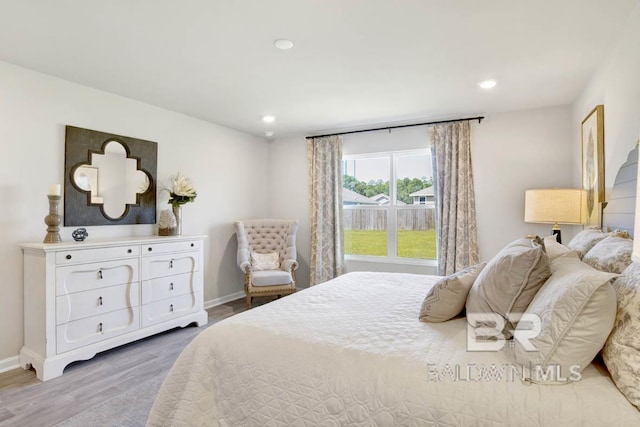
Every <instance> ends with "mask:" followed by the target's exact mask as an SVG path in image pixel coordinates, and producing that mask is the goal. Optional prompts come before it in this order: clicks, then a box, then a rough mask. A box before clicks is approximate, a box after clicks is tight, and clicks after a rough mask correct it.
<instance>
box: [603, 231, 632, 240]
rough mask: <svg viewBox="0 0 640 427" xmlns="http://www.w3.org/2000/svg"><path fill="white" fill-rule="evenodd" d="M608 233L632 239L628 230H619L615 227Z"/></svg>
mask: <svg viewBox="0 0 640 427" xmlns="http://www.w3.org/2000/svg"><path fill="white" fill-rule="evenodd" d="M607 235H609V236H613V237H622V238H623V239H630V238H631V236H630V235H629V232H628V231H625V230H619V229H615V230H613V231H610V232H608V233H607Z"/></svg>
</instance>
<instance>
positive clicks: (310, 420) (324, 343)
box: [148, 148, 640, 427]
mask: <svg viewBox="0 0 640 427" xmlns="http://www.w3.org/2000/svg"><path fill="white" fill-rule="evenodd" d="M637 158H638V150H637V148H636V149H634V150H633V151H632V152H631V153H630V154H629V158H628V160H627V162H626V163H625V164H624V165H623V166H622V167H621V169H620V171H619V173H618V176H617V177H616V182H615V184H614V187H613V190H612V193H611V197H610V203H609V206H608V207H607V209H606V210H605V215H604V221H605V222H604V223H605V226H607V225H609V226H610V227H612V228H626V229H628V230H630V231H631V230H632V228H633V222H634V214H633V209H632V208H630V206H633V205H634V204H635V203H634V201H635V196H636V185H635V179H633V178H635V177H636V175H637V173H636V170H637V163H638V162H637ZM581 233H585V234H590V233H591V231H590V230H585V231H583V232H581ZM591 234H593V233H591ZM609 234H611V233H609ZM614 234H615V233H614ZM576 237H577V236H576ZM610 237H611V239H604V236H599V237H598V239H600V238H603V240H602V243H605V242H606V241H607V240H615V239H618V240H620V239H622V238H618V237H615V238H613V237H612V236H610ZM627 237H628V236H627ZM577 240H580V239H577ZM598 241H599V240H598ZM620 241H621V242H622V243H623V245H626V247H627V248H628V247H629V245H630V243H629V241H626V242H625V241H624V239H623V240H620ZM580 243H581V242H580V241H579V242H578V243H577V245H579V244H580ZM631 244H632V243H631ZM560 246H561V245H560ZM597 246H598V244H596V246H593V249H592V250H587V249H585V251H584V252H585V253H584V254H582V255H581V258H582V259H583V261H586V260H587V259H588V258H589V254H591V253H597V250H596V249H597ZM609 248H610V246H609V247H607V246H605V247H604V248H603V250H602V251H601V253H603V252H604V253H605V256H604V257H602V258H605V257H606V256H608V255H611V256H612V257H613V263H611V265H613V264H615V263H616V262H618V261H619V257H618V256H617V255H616V254H615V251H612V250H610V249H609ZM548 249H551V246H549V248H548ZM574 249H576V248H574ZM549 257H551V254H550V253H549ZM592 258H593V257H592ZM602 258H601V259H595V264H594V265H591V266H592V267H594V266H595V265H597V264H598V262H600V261H603V259H602ZM591 261H592V262H593V261H594V260H593V259H592V260H591ZM628 263H631V260H630V252H629V253H628V261H627V264H628ZM605 264H606V263H605ZM596 268H597V267H596ZM629 269H630V270H631V273H630V274H629V275H628V276H625V274H626V271H627V270H629ZM599 270H601V269H599ZM621 271H622V270H620V271H618V273H620V272H621ZM610 273H612V272H610ZM554 274H555V273H554ZM622 278H625V279H624V280H625V281H624V282H623V281H622ZM440 279H441V278H440V277H438V276H423V275H413V274H402V273H366V272H360V273H349V274H346V275H343V276H341V277H338V278H336V279H334V280H331V281H329V282H326V283H323V284H320V285H317V286H314V287H312V288H310V289H306V290H303V291H301V292H298V293H296V294H293V295H290V296H287V297H286V298H283V299H280V300H277V301H274V302H271V303H269V304H267V305H263V306H260V307H256V308H254V309H252V310H251V311H249V312H244V313H241V314H238V315H235V316H233V317H231V318H228V319H226V320H224V321H222V322H219V323H217V324H215V325H213V326H211V327H209V328H208V329H206V330H205V331H204V332H202V333H201V334H200V335H199V336H198V337H197V338H196V339H194V341H193V342H191V343H190V345H189V346H188V347H187V348H186V349H185V350H184V352H183V353H182V354H181V355H180V357H179V358H178V360H177V361H176V363H175V365H174V366H173V368H172V370H171V372H170V373H169V375H168V376H167V378H166V380H165V382H164V384H163V386H162V388H161V390H160V392H159V394H158V396H157V398H156V401H155V403H154V405H153V408H152V410H151V413H150V416H149V419H148V425H150V426H168V425H174V426H183V425H185V426H186V425H189V426H191V425H198V426H209V425H211V426H268V425H270V426H297V425H299V426H343V425H349V426H351V425H362V426H365V425H366V426H372V425H373V426H391V425H402V426H425V425H437V426H475V425H480V426H560V425H561V426H604V425H607V426H621V427H622V426H625V427H626V426H640V411H638V409H637V408H636V406H634V404H635V405H637V407H638V408H640V387H639V385H638V381H639V380H638V369H640V368H638V362H639V360H640V358H639V355H638V352H639V351H640V337H638V338H635V337H637V336H638V333H637V330H636V329H632V328H637V326H636V325H633V326H629V325H627V326H625V325H624V324H623V323H624V319H621V317H622V318H624V317H628V313H631V314H632V315H633V316H635V318H636V320H637V321H638V322H640V290H639V289H640V263H632V264H631V265H629V268H628V269H625V273H623V274H622V275H621V276H620V277H618V278H617V279H616V281H615V282H614V286H613V287H614V288H615V292H614V295H615V294H616V293H617V295H618V301H617V304H618V307H617V318H616V320H615V322H616V329H614V332H612V333H611V335H609V338H608V340H611V339H612V337H613V336H615V335H616V334H618V335H619V336H620V337H619V338H621V341H625V340H627V342H626V343H622V344H623V347H624V345H627V349H623V352H626V351H627V350H628V351H629V352H628V353H626V355H625V357H622V358H621V362H620V365H619V366H617V365H616V364H617V361H616V364H612V367H613V368H615V370H614V371H611V372H612V375H613V376H614V377H615V381H616V383H617V384H618V386H619V387H620V389H618V387H616V384H614V380H613V379H612V376H611V375H610V374H609V371H608V370H607V369H606V367H605V366H604V364H603V363H602V361H601V359H600V358H599V357H598V358H596V359H595V361H594V362H592V363H585V365H587V367H586V368H585V369H584V370H583V371H582V372H581V380H580V381H574V382H568V383H565V384H562V385H550V384H544V385H541V384H532V383H531V382H529V381H526V380H523V378H524V377H526V374H525V373H524V372H523V371H522V366H520V365H519V364H518V363H516V361H515V360H516V358H517V357H518V354H517V351H518V350H517V347H516V348H515V349H514V346H512V345H506V346H504V347H503V348H502V349H501V350H499V351H493V352H487V351H483V352H482V351H481V352H476V351H468V350H467V347H468V345H467V340H468V338H467V333H468V326H467V325H468V322H467V319H465V318H464V317H457V318H454V319H452V320H449V321H446V322H442V323H424V322H420V321H418V314H419V312H420V309H421V303H422V302H423V300H424V299H425V295H426V294H427V293H428V291H429V290H430V289H431V288H432V287H434V285H435V284H436V282H437V281H438V280H440ZM607 280H608V279H607ZM618 282H619V283H620V285H619V286H618V285H616V283H618ZM607 283H609V282H607ZM623 284H626V290H625V287H624V286H623ZM474 286H475V285H474ZM608 286H610V285H608ZM620 289H622V291H621V290H620ZM621 292H622V293H625V295H626V296H624V297H623V298H624V299H623V300H621V299H620V294H621ZM541 293H542V291H539V292H538V294H541ZM633 298H635V299H633ZM615 299H616V297H615V296H614V297H613V308H611V310H612V311H613V312H615V311H616V302H615ZM621 301H623V302H624V304H621ZM468 303H469V301H468V300H467V305H468ZM625 304H626V305H627V308H625V310H627V309H629V307H628V306H629V305H630V304H631V305H634V306H637V307H636V308H633V307H632V308H631V309H630V311H627V312H625V313H623V314H622V315H621V313H622V309H621V307H622V305H625ZM531 305H533V303H532V304H531ZM634 310H635V311H634ZM625 328H627V329H625ZM616 330H617V332H616ZM607 333H608V332H607ZM606 336H607V335H605V337H606ZM566 341H568V340H567V339H566V337H565V338H564V342H566ZM509 342H510V343H513V341H509ZM607 345H609V341H607ZM559 346H560V345H559ZM612 348H613V346H612ZM598 349H599V347H598ZM606 353H607V347H605V351H604V354H605V360H609V359H607V357H608V356H607V354H606ZM593 354H595V351H594V353H593ZM514 356H515V357H514ZM613 356H615V355H611V357H613ZM586 360H591V357H589V358H588V359H586ZM598 360H600V361H598ZM620 390H623V391H624V393H625V394H623V393H622V392H621V391H620ZM625 395H626V397H625ZM627 397H628V398H629V400H627ZM631 401H633V404H632V403H631Z"/></svg>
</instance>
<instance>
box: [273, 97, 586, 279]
mask: <svg viewBox="0 0 640 427" xmlns="http://www.w3.org/2000/svg"><path fill="white" fill-rule="evenodd" d="M472 126H473V162H474V173H475V184H476V208H477V216H478V230H479V231H478V239H479V245H480V257H481V259H483V260H488V259H490V258H491V257H492V256H493V255H495V254H496V253H497V252H498V251H499V250H500V249H501V248H502V247H503V246H504V245H506V244H507V243H509V242H510V241H512V240H514V239H516V238H518V237H521V236H525V235H527V234H532V233H533V234H540V235H548V234H550V231H551V226H550V225H544V224H526V223H525V222H524V191H525V190H526V189H528V188H540V187H569V186H571V185H572V167H573V160H572V155H573V151H572V134H571V108H570V107H569V106H564V107H550V108H541V109H535V110H527V111H517V112H510V113H499V114H491V115H488V116H487V118H486V119H485V120H483V121H482V123H481V124H477V122H476V124H474V125H472ZM420 129H424V128H414V130H413V131H411V133H412V134H413V136H412V137H411V138H408V139H406V140H404V141H403V142H402V145H400V146H399V145H394V146H391V147H389V146H385V145H384V144H382V145H381V144H380V143H379V141H378V139H379V138H373V140H374V141H373V145H372V146H370V148H371V149H372V151H385V150H394V149H413V148H420V147H416V146H415V144H414V143H415V142H416V141H417V140H418V139H416V138H414V137H415V136H416V135H418V134H419V133H420ZM360 135H366V134H360ZM371 135H374V136H375V135H376V134H371ZM378 136H380V134H379V133H378ZM424 138H427V136H426V133H424ZM407 141H409V142H410V143H409V142H407ZM407 144H408V145H407ZM422 148H424V146H423V147H422ZM365 149H366V147H363V146H362V145H361V144H357V145H356V144H352V146H351V147H349V148H348V149H347V150H345V153H346V154H356V153H361V152H363V151H364V150H365ZM347 151H348V153H347ZM306 153H307V152H306V143H305V140H304V137H303V136H297V137H291V138H285V139H280V140H275V141H273V142H271V143H270V150H269V155H270V160H269V164H270V171H269V186H270V191H269V194H270V195H271V197H270V199H269V202H270V203H269V214H270V215H271V216H273V217H283V218H287V217H290V218H298V219H299V220H300V229H299V231H298V250H299V254H298V259H299V261H300V263H301V265H302V267H301V269H300V271H299V274H298V278H299V280H300V283H301V285H303V286H306V285H307V284H308V283H309V271H308V265H309V252H310V224H309V217H310V211H309V197H308V175H307V154H306ZM576 229H577V227H571V226H563V227H562V230H563V235H564V238H565V241H569V239H570V238H571V237H572V236H573V234H574V233H575V232H576ZM346 264H347V265H346V269H347V271H357V270H371V271H404V272H414V273H423V274H433V273H434V272H435V270H434V268H433V267H429V266H409V265H401V264H384V263H370V262H364V261H348V262H347V263H346Z"/></svg>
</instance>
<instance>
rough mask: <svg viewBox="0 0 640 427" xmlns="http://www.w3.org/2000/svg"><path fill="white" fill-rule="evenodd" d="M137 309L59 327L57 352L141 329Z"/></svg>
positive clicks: (126, 309)
mask: <svg viewBox="0 0 640 427" xmlns="http://www.w3.org/2000/svg"><path fill="white" fill-rule="evenodd" d="M139 313H140V312H139V310H138V309H137V308H125V309H123V310H118V311H112V312H111V313H105V314H99V315H97V316H92V317H87V318H86V319H81V320H76V321H74V322H69V323H64V324H62V325H58V326H57V351H58V353H64V352H65V351H70V350H73V349H76V348H80V347H84V346H86V345H89V344H94V343H97V342H100V341H103V340H106V339H109V338H113V337H117V336H118V335H122V334H126V333H127V332H132V331H135V330H137V329H140V315H139Z"/></svg>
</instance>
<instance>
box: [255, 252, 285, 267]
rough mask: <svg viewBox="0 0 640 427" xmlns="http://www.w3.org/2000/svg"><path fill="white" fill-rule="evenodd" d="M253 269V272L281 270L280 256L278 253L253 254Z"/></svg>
mask: <svg viewBox="0 0 640 427" xmlns="http://www.w3.org/2000/svg"><path fill="white" fill-rule="evenodd" d="M251 267H252V268H253V271H262V270H278V269H279V268H280V255H278V253H277V252H271V253H268V254H259V253H256V252H251Z"/></svg>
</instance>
